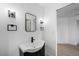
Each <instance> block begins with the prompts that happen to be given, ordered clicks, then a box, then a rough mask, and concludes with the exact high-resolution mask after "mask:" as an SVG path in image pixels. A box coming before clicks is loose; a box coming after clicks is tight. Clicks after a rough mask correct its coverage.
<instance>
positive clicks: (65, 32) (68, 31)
mask: <svg viewBox="0 0 79 59" xmlns="http://www.w3.org/2000/svg"><path fill="white" fill-rule="evenodd" d="M78 18H79V16H71V17H62V18H60V17H58V19H57V22H58V23H57V24H58V40H57V41H58V43H63V44H73V45H77V44H78V43H79V39H78V37H79V36H78V32H79V30H78V23H77V20H79V19H78Z"/></svg>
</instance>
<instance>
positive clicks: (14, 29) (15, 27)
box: [7, 24, 17, 31]
mask: <svg viewBox="0 0 79 59" xmlns="http://www.w3.org/2000/svg"><path fill="white" fill-rule="evenodd" d="M7 31H17V25H14V24H8V25H7Z"/></svg>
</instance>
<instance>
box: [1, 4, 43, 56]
mask: <svg viewBox="0 0 79 59" xmlns="http://www.w3.org/2000/svg"><path fill="white" fill-rule="evenodd" d="M8 9H11V10H15V12H16V19H10V18H8ZM25 12H30V13H32V14H35V15H36V16H37V25H38V26H37V31H36V32H30V33H29V32H26V31H25ZM43 15H44V9H43V8H42V7H40V6H39V5H38V4H32V3H31V4H30V3H26V4H20V3H19V4H0V55H6V56H7V55H11V56H14V55H19V50H18V45H19V44H21V43H24V42H26V43H27V42H30V37H31V36H35V38H39V39H41V32H40V30H39V19H40V18H41V17H43ZM7 24H15V25H17V31H7Z"/></svg>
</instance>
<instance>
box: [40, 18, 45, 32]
mask: <svg viewBox="0 0 79 59" xmlns="http://www.w3.org/2000/svg"><path fill="white" fill-rule="evenodd" d="M40 30H41V31H44V19H40Z"/></svg>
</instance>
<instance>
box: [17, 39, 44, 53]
mask: <svg viewBox="0 0 79 59" xmlns="http://www.w3.org/2000/svg"><path fill="white" fill-rule="evenodd" d="M44 43H45V41H43V40H35V41H34V42H33V43H23V44H21V45H20V46H19V48H20V49H21V50H22V52H31V53H33V52H37V51H39V50H40V49H41V48H42V47H43V46H44Z"/></svg>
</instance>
